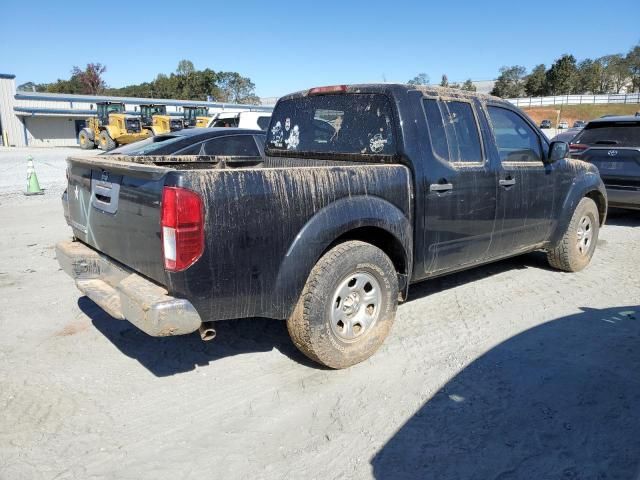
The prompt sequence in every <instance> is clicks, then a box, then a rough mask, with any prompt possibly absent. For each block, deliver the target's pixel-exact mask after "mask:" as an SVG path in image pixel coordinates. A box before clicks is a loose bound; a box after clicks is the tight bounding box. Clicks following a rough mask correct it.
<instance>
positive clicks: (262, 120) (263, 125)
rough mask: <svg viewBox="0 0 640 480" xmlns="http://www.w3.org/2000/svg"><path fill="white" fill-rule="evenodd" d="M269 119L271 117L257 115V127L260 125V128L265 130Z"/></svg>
mask: <svg viewBox="0 0 640 480" xmlns="http://www.w3.org/2000/svg"><path fill="white" fill-rule="evenodd" d="M270 121H271V117H258V127H260V130H266V129H267V128H269V122H270Z"/></svg>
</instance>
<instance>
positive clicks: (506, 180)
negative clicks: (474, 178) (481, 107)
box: [487, 105, 559, 257]
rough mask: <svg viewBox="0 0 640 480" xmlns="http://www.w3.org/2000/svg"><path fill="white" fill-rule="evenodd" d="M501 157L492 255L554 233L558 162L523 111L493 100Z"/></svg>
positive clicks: (493, 123)
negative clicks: (548, 156)
mask: <svg viewBox="0 0 640 480" xmlns="http://www.w3.org/2000/svg"><path fill="white" fill-rule="evenodd" d="M487 113H488V114H489V120H490V124H491V129H492V131H493V135H494V137H495V145H496V147H497V151H495V150H496V149H493V150H494V151H493V152H492V154H493V155H497V156H498V157H499V159H500V165H501V169H500V172H499V175H498V177H499V178H498V187H499V188H498V208H497V214H498V219H499V220H498V224H497V225H496V236H495V242H493V244H492V247H491V256H492V257H500V256H504V255H509V254H512V253H518V252H520V251H524V250H529V249H531V247H533V246H535V245H538V244H541V243H542V242H544V241H545V240H547V239H548V238H549V235H550V233H551V228H552V214H553V211H554V204H555V203H556V201H559V195H558V194H557V192H556V185H555V179H556V175H555V174H554V168H553V166H552V165H545V164H544V163H543V157H544V155H545V150H544V149H545V148H547V145H546V141H545V140H543V139H542V138H541V137H540V134H539V133H538V131H537V130H535V129H534V128H533V127H532V126H531V125H530V124H529V122H528V121H527V120H525V118H524V117H522V116H521V115H520V114H519V113H517V112H515V111H513V110H511V109H509V108H504V107H502V106H498V105H488V106H487Z"/></svg>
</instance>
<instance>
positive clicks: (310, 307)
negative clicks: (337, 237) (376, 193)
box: [287, 241, 398, 368]
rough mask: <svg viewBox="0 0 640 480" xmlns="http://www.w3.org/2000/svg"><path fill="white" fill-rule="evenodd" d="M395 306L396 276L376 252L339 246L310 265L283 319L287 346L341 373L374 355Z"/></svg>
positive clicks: (360, 245)
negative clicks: (291, 308) (293, 305)
mask: <svg viewBox="0 0 640 480" xmlns="http://www.w3.org/2000/svg"><path fill="white" fill-rule="evenodd" d="M397 305H398V277H397V274H396V270H395V268H394V266H393V263H392V262H391V260H390V259H389V257H388V256H387V255H386V254H385V253H384V252H383V251H382V250H380V249H379V248H377V247H374V246H373V245H371V244H368V243H365V242H360V241H348V242H345V243H341V244H340V245H337V246H336V247H334V248H332V249H331V250H329V251H328V252H327V253H326V254H325V255H324V256H323V257H322V258H321V259H320V260H319V261H318V263H317V264H316V265H315V267H314V268H313V270H312V271H311V274H310V275H309V278H308V280H307V283H306V285H305V287H304V290H303V292H302V295H301V296H300V300H299V301H298V304H297V305H296V308H295V310H294V312H293V314H292V315H291V317H290V318H289V319H288V320H287V329H288V330H289V335H290V336H291V339H292V340H293V343H294V344H295V345H296V347H298V349H299V350H300V351H302V353H304V354H305V355H306V356H307V357H309V358H311V359H312V360H314V361H316V362H318V363H321V364H323V365H326V366H328V367H331V368H346V367H350V366H351V365H355V364H356V363H359V362H362V361H363V360H365V359H367V358H369V357H370V356H371V355H373V354H374V353H375V351H376V350H378V348H379V347H380V345H382V342H384V339H385V338H386V337H387V335H388V333H389V331H390V329H391V326H392V325H393V322H394V320H395V314H396V308H397Z"/></svg>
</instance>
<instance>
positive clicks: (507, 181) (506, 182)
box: [498, 178, 516, 187]
mask: <svg viewBox="0 0 640 480" xmlns="http://www.w3.org/2000/svg"><path fill="white" fill-rule="evenodd" d="M498 183H499V184H500V186H501V187H513V186H514V185H515V184H516V179H515V178H501V179H500V181H499V182H498Z"/></svg>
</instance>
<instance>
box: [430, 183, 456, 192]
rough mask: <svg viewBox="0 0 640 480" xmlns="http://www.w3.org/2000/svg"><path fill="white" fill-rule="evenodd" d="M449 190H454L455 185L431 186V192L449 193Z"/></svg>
mask: <svg viewBox="0 0 640 480" xmlns="http://www.w3.org/2000/svg"><path fill="white" fill-rule="evenodd" d="M449 190H453V184H451V183H432V184H431V185H429V191H430V192H437V193H442V192H448V191H449Z"/></svg>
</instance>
